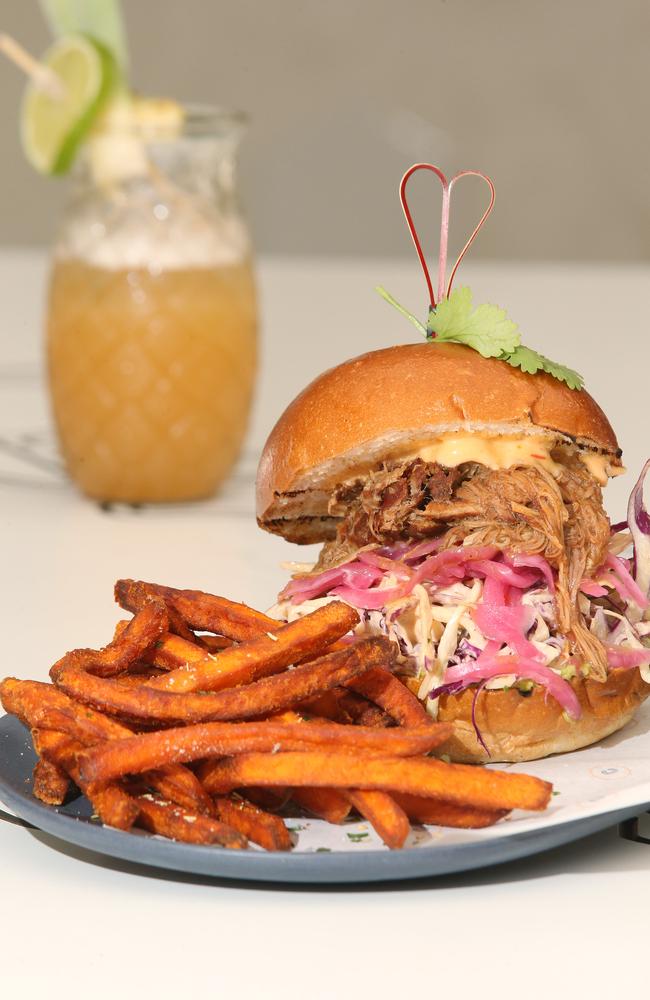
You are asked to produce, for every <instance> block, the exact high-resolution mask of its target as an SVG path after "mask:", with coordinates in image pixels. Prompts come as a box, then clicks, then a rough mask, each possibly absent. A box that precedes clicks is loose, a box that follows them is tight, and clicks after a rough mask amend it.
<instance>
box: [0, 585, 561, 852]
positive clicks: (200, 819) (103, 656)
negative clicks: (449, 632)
mask: <svg viewBox="0 0 650 1000" xmlns="http://www.w3.org/2000/svg"><path fill="white" fill-rule="evenodd" d="M115 596H116V600H117V602H118V603H119V604H120V605H121V606H122V607H124V608H126V609H127V610H130V611H132V612H133V613H134V617H133V618H132V619H131V620H130V621H129V622H120V623H119V624H118V626H117V627H116V629H115V633H114V636H113V639H112V641H111V642H110V643H109V644H108V645H107V646H105V647H104V648H102V649H99V650H92V649H76V650H73V651H72V652H70V653H67V654H66V655H65V656H63V657H61V659H59V660H58V661H57V662H56V663H55V664H54V666H53V667H52V669H51V671H50V676H51V678H52V681H53V683H52V684H43V683H40V682H37V681H24V680H18V679H16V678H12V677H8V678H6V679H5V680H4V681H2V682H1V683H0V701H1V702H2V704H3V706H4V708H5V709H6V711H7V712H10V713H12V714H14V715H16V716H17V717H18V718H19V719H20V721H21V722H22V723H23V724H24V725H25V726H27V727H28V728H29V729H30V730H31V731H32V736H33V743H34V747H35V750H36V752H37V753H38V755H39V760H38V762H37V764H36V766H35V769H34V784H33V788H34V794H35V795H36V796H37V797H38V798H40V800H41V801H43V802H45V803H47V804H51V805H60V804H61V803H62V802H63V801H64V799H65V798H66V795H67V793H68V791H69V787H70V782H71V781H72V782H74V784H76V785H77V786H78V787H79V789H80V790H81V791H82V792H83V794H84V795H86V797H87V798H88V799H89V800H90V802H91V804H92V806H93V809H94V811H95V813H96V814H97V816H98V817H99V819H100V820H101V821H102V822H103V823H105V824H107V825H110V826H113V827H116V828H117V829H120V830H125V831H127V830H130V829H131V827H133V826H134V825H135V826H140V827H143V828H144V829H146V830H148V831H150V832H152V833H154V834H157V835H159V836H163V837H168V838H171V839H174V840H180V841H184V842H187V843H191V844H195V845H201V846H205V847H214V846H215V845H216V846H220V847H223V848H233V849H243V848H246V847H247V846H248V845H249V844H255V845H257V846H258V847H260V848H263V849H264V850H268V851H288V850H290V849H291V847H292V842H291V836H290V832H289V829H288V828H287V826H286V824H285V822H284V819H283V818H282V815H278V814H277V813H278V811H281V812H282V814H283V815H304V812H307V813H311V814H312V815H314V816H316V817H318V818H320V819H322V820H325V821H327V822H330V823H333V824H341V823H344V822H345V821H346V819H347V818H348V817H349V816H351V815H352V814H356V815H357V816H361V817H363V818H364V819H365V820H367V822H368V823H370V824H371V825H372V827H373V828H374V829H375V831H376V832H377V834H378V835H379V837H381V839H382V840H383V841H384V843H385V844H386V845H387V846H388V847H389V848H391V849H399V848H401V847H403V846H404V845H405V844H406V843H407V839H408V835H409V831H410V822H411V821H413V822H417V823H424V824H433V825H444V826H450V827H460V828H466V829H470V828H479V827H485V826H489V825H491V824H492V823H496V822H498V821H499V820H500V819H502V818H503V817H504V816H506V815H507V814H508V812H509V811H510V810H512V809H531V810H539V809H544V808H545V807H546V805H547V803H548V801H549V797H550V794H551V786H550V785H548V784H547V783H546V782H544V781H540V780H539V779H537V778H533V777H530V776H528V775H523V774H515V773H512V772H501V771H493V770H485V769H484V768H480V767H467V766H463V765H451V764H446V763H444V762H443V761H441V760H436V759H433V758H432V757H430V756H428V755H430V754H431V753H432V751H434V750H435V749H436V748H437V747H439V746H441V744H442V743H444V741H445V740H446V739H447V738H448V736H449V731H450V727H449V725H447V724H442V723H437V722H434V721H433V720H432V719H431V718H430V717H429V715H428V714H427V713H426V711H425V710H424V708H423V706H422V705H421V703H420V702H419V701H418V700H417V698H415V696H414V695H413V694H412V693H411V692H410V691H409V689H408V688H407V687H406V685H405V684H404V683H403V682H402V681H401V680H400V679H399V677H397V676H396V675H395V674H394V673H393V671H394V669H395V667H396V662H395V646H394V645H393V644H392V643H391V642H390V641H389V640H388V639H385V638H377V637H375V638H357V637H355V636H354V634H353V633H354V629H355V626H356V625H357V624H358V622H359V618H358V615H357V613H356V611H354V609H352V608H350V607H349V606H348V605H346V604H344V603H342V602H340V601H333V602H330V603H328V604H326V605H324V606H322V607H320V608H319V609H318V610H316V611H314V612H312V613H311V614H308V615H305V616H304V617H302V618H299V619H297V620H296V621H294V622H291V623H290V624H285V623H282V622H278V621H275V620H274V619H271V618H268V617H267V616H266V615H264V614H262V613H261V612H259V611H255V610H253V609H252V608H249V607H247V606H246V605H244V604H237V603H234V602H232V601H228V600H226V599H225V598H222V597H216V596H214V595H211V594H206V593H203V592H202V591H194V590H176V589H174V588H172V587H163V586H160V585H158V584H151V583H143V582H139V581H133V580H120V581H118V583H117V585H116V588H115ZM197 631H198V632H199V633H201V632H203V633H207V634H204V635H201V634H197ZM296 810H298V812H296ZM301 810H303V812H300V811H301Z"/></svg>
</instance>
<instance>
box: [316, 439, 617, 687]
mask: <svg viewBox="0 0 650 1000" xmlns="http://www.w3.org/2000/svg"><path fill="white" fill-rule="evenodd" d="M557 458H558V464H559V465H560V468H561V471H560V473H559V475H556V476H554V475H552V474H551V473H550V472H548V471H547V470H546V469H545V468H543V467H542V466H534V467H533V466H515V467H513V468H510V469H502V470H496V471H494V470H491V469H488V468H486V467H485V466H481V465H474V464H469V463H468V464H466V465H462V466H459V467H457V468H453V469H448V468H444V467H443V466H441V465H438V464H437V463H427V462H423V461H422V460H421V459H416V460H415V461H412V462H409V463H403V464H399V465H393V466H390V467H385V468H383V469H381V470H379V471H375V472H371V473H370V474H369V475H368V476H367V478H365V479H363V480H362V479H359V480H356V481H355V482H353V483H347V484H344V485H343V486H341V487H339V488H338V489H337V490H336V491H335V492H334V494H333V496H332V498H331V500H330V504H329V513H330V515H333V516H335V517H339V518H341V520H340V522H339V525H338V529H337V536H336V539H335V540H333V541H332V542H328V543H327V544H326V545H325V546H324V548H323V551H322V553H321V558H320V560H319V563H318V567H317V568H318V569H319V570H320V569H326V568H328V567H329V566H334V565H337V564H338V563H340V562H342V561H344V560H346V559H348V558H350V556H352V555H353V554H354V552H355V551H356V550H357V549H359V548H361V547H362V546H364V545H369V544H373V543H374V544H376V543H378V542H380V543H381V542H390V541H394V540H396V539H399V538H414V537H415V538H419V537H426V536H430V535H443V536H444V537H443V540H442V546H443V548H448V547H450V546H453V545H460V544H462V543H469V544H473V545H481V544H492V545H497V546H499V547H500V548H504V549H510V550H511V551H515V552H526V553H534V554H539V555H542V556H544V558H546V559H547V560H548V562H549V563H550V564H551V566H553V567H554V568H555V569H556V570H557V593H556V610H557V620H558V628H559V631H560V632H561V633H562V634H563V635H566V636H567V637H568V638H569V640H570V641H571V643H572V645H573V647H574V649H575V651H576V652H577V653H579V654H580V655H581V657H582V658H583V659H584V660H585V661H586V662H587V663H589V665H590V676H591V677H592V678H594V679H598V680H604V679H605V677H606V675H607V661H606V654H605V649H604V647H603V644H602V643H601V642H600V640H599V639H598V638H596V636H594V635H593V633H591V632H590V631H589V629H588V628H587V626H586V624H585V621H584V618H583V615H582V613H581V611H580V607H579V601H578V592H579V587H580V583H581V581H582V579H583V578H584V577H585V576H590V575H591V574H592V573H593V572H594V570H595V569H596V568H597V567H598V566H600V565H601V564H602V563H603V561H604V559H605V556H606V554H607V543H608V541H609V536H610V525H609V520H608V518H607V515H606V513H605V511H604V509H603V504H602V494H601V490H600V487H599V485H598V483H597V482H596V480H595V479H594V478H593V476H591V474H590V473H589V471H588V470H587V468H586V467H585V466H584V464H583V463H582V462H581V461H580V459H579V458H578V456H577V455H574V454H572V453H571V452H570V451H569V450H568V449H562V452H561V453H559V454H558V456H557Z"/></svg>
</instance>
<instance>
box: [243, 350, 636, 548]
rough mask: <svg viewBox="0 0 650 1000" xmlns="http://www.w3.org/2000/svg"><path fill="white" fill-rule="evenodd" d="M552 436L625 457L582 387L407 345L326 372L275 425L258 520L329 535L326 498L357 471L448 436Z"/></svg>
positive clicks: (309, 536)
mask: <svg viewBox="0 0 650 1000" xmlns="http://www.w3.org/2000/svg"><path fill="white" fill-rule="evenodd" d="M458 432H464V433H468V432H469V433H477V434H487V435H495V436H500V435H518V436H521V435H523V434H535V435H539V434H547V435H550V436H551V437H553V436H555V437H557V438H560V439H562V438H564V439H570V440H571V441H572V442H574V443H575V444H576V446H577V447H578V448H580V449H585V450H589V451H598V452H601V453H604V454H605V455H607V456H609V457H610V458H611V462H612V464H613V465H618V464H620V462H619V459H620V452H619V448H618V443H617V440H616V436H615V434H614V431H613V430H612V428H611V426H610V424H609V421H608V420H607V417H606V416H605V414H604V413H603V411H602V410H601V409H600V407H599V406H598V404H597V403H596V402H595V401H594V400H593V399H592V398H591V396H590V395H589V394H588V393H587V392H585V391H584V390H581V391H577V390H574V389H569V387H568V386H566V385H565V384H564V383H563V382H560V381H558V380H557V379H555V378H552V377H551V376H550V375H546V374H543V373H539V374H537V375H528V374H525V373H524V372H522V371H521V370H520V369H519V368H513V367H512V366H511V365H509V364H507V363H506V362H504V361H498V360H496V359H494V358H484V357H482V356H481V355H480V354H478V353H477V352H476V351H474V350H471V349H470V348H467V347H462V346H461V345H458V344H435V343H422V344H405V345H401V346H399V347H389V348H387V349H386V350H381V351H372V352H371V353H369V354H363V355H361V356H360V357H358V358H353V359H352V360H351V361H346V362H345V363H344V364H342V365H339V366H338V367H336V368H332V369H330V370H329V371H327V372H324V373H323V374H322V375H320V376H319V377H318V378H317V379H315V380H314V381H313V382H312V383H311V385H309V386H307V388H306V389H304V390H303V392H301V393H300V395H299V396H298V397H297V398H296V399H294V401H293V402H292V403H291V404H290V405H289V406H288V407H287V409H286V410H285V412H284V413H283V414H282V416H281V417H280V419H279V420H278V422H277V424H276V425H275V427H274V428H273V430H272V431H271V434H270V436H269V439H268V441H267V442H266V445H265V448H264V451H263V453H262V458H261V460H260V465H259V470H258V476H257V517H258V523H259V524H260V526H261V527H263V528H267V529H270V530H273V531H276V532H278V533H279V534H283V535H284V536H285V537H286V538H289V539H291V540H293V541H308V542H314V541H323V540H325V539H326V538H327V537H331V523H329V522H328V519H327V517H322V516H320V515H321V514H322V513H323V500H324V498H325V497H326V496H327V495H328V494H329V492H330V491H331V489H332V487H333V486H334V485H336V484H337V483H339V482H342V481H344V480H346V479H349V478H352V477H353V476H354V475H355V472H357V471H359V470H361V469H368V468H371V467H373V466H377V465H379V464H381V462H382V461H386V460H388V459H397V460H399V456H400V455H408V454H409V453H412V452H413V450H414V449H416V448H417V447H418V446H422V445H424V444H426V443H427V441H431V440H434V439H440V437H441V436H444V435H447V434H453V433H458Z"/></svg>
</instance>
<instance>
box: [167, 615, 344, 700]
mask: <svg viewBox="0 0 650 1000" xmlns="http://www.w3.org/2000/svg"><path fill="white" fill-rule="evenodd" d="M358 621H359V616H358V614H357V613H356V611H353V610H352V608H349V607H348V606H347V604H342V603H341V602H339V601H335V602H334V603H333V604H328V605H326V606H325V607H324V608H319V609H318V611H315V612H314V613H313V614H312V615H307V616H306V617H305V618H299V619H298V620H297V621H295V622H291V624H290V625H282V626H279V625H278V623H277V622H276V623H275V625H274V627H273V630H269V631H267V632H265V633H264V635H263V636H261V637H260V638H258V639H255V640H253V641H251V642H248V643H246V645H245V646H235V647H233V648H232V649H226V650H224V651H223V652H222V653H220V654H219V655H218V656H214V655H212V654H210V655H208V656H206V657H204V658H203V659H201V660H198V661H195V662H194V663H191V664H190V663H186V664H185V666H183V667H179V668H178V669H176V670H172V671H171V673H168V674H165V675H164V676H163V677H159V678H158V679H157V680H155V681H151V682H150V683H149V685H148V686H149V687H151V688H154V689H155V690H157V691H174V692H177V693H178V692H185V691H199V690H200V691H222V690H223V688H226V687H233V686H234V685H236V684H249V683H250V682H251V681H255V680H258V679H259V678H261V677H268V676H269V674H275V673H279V671H281V670H284V669H285V668H286V667H288V666H289V665H290V664H295V663H300V662H302V661H303V660H306V659H313V658H314V657H316V656H318V655H319V654H320V653H322V652H323V651H324V650H325V649H327V647H328V646H329V645H330V644H331V643H332V642H334V641H335V640H336V639H339V638H340V637H341V636H342V635H345V634H346V632H349V631H350V629H351V628H354V626H355V625H356V624H357V623H358ZM341 652H345V650H342V651H341Z"/></svg>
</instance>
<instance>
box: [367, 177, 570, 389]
mask: <svg viewBox="0 0 650 1000" xmlns="http://www.w3.org/2000/svg"><path fill="white" fill-rule="evenodd" d="M418 170H429V171H430V172H431V173H433V174H435V175H436V177H437V178H438V180H439V181H440V183H441V185H442V210H441V215H440V243H439V248H438V290H437V297H436V294H434V291H433V283H432V281H431V275H430V273H429V268H428V265H427V261H426V257H425V255H424V251H423V249H422V243H421V241H420V237H419V236H418V232H417V229H416V228H415V223H414V221H413V215H412V213H411V210H410V208H409V204H408V200H407V197H406V187H407V185H408V182H409V180H410V179H411V177H412V176H413V174H414V173H416V171H418ZM462 177H480V178H481V180H482V181H485V183H486V184H487V186H488V188H489V189H490V200H489V203H488V206H487V208H486V209H485V211H484V212H483V215H482V216H481V218H480V219H479V220H478V222H477V224H476V225H475V226H474V229H473V230H472V232H471V233H470V236H469V239H468V240H467V241H466V243H465V245H464V246H463V248H462V250H461V251H460V253H459V254H458V257H457V258H456V261H455V263H454V266H453V267H452V269H451V274H450V275H449V280H447V256H448V249H449V211H450V208H451V192H452V190H453V187H454V185H455V184H457V183H458V181H459V180H460V179H461V178H462ZM399 197H400V202H401V204H402V209H403V211H404V217H405V219H406V224H407V226H408V227H409V232H410V234H411V238H412V240H413V244H414V246H415V250H416V253H417V255H418V259H419V261H420V266H421V267H422V272H423V274H424V280H425V281H426V283H427V291H428V293H429V318H428V321H427V323H426V325H425V324H424V323H422V322H420V320H419V319H418V318H417V316H414V315H413V313H411V312H409V310H408V309H405V308H404V306H402V305H400V303H399V302H397V301H396V300H395V299H394V298H393V296H392V295H390V293H389V292H387V291H386V289H385V288H382V287H381V286H378V287H377V291H378V292H379V294H380V295H381V296H382V297H383V298H385V299H386V301H387V302H389V303H390V304H391V305H392V306H394V307H395V308H396V309H397V310H398V311H399V312H401V313H402V315H403V316H406V318H407V319H408V320H410V322H411V323H413V324H414V325H415V326H416V327H417V328H418V330H420V332H421V333H423V334H424V336H425V337H426V339H427V340H428V341H430V342H432V343H433V342H435V343H441V342H445V343H453V344H463V345H464V346H465V347H470V348H472V350H474V351H478V353H479V354H481V355H482V356H483V357H484V358H496V359H498V360H499V361H505V362H506V363H507V364H509V365H511V366H512V367H513V368H520V369H521V370H522V371H524V372H526V373H527V374H529V375H534V374H536V373H537V372H546V374H548V375H552V376H553V378H556V379H559V380H560V381H561V382H564V383H565V384H566V385H568V386H569V388H570V389H581V388H582V386H583V379H582V376H581V375H579V374H578V373H577V372H575V371H573V370H572V369H571V368H566V367H565V366H564V365H559V364H557V363H556V362H555V361H550V360H549V359H548V358H545V357H544V355H543V354H538V353H537V351H533V350H531V349H530V348H528V347H524V345H523V344H522V343H521V335H520V333H519V329H518V327H517V324H516V323H513V321H512V320H511V319H509V318H508V316H507V314H506V312H505V310H504V309H500V308H499V306H495V305H491V304H489V303H487V302H485V303H482V304H481V305H478V306H476V307H474V305H473V303H472V293H471V291H470V289H469V288H458V289H456V291H454V292H452V290H451V286H452V284H453V281H454V278H455V277H456V272H457V271H458V268H459V266H460V264H461V261H462V260H463V258H464V257H465V254H466V253H467V251H468V250H469V248H470V247H471V245H472V243H473V242H474V240H475V239H476V237H477V235H478V233H479V231H480V229H481V227H482V225H483V223H484V222H485V220H486V219H487V217H488V215H489V214H490V212H491V211H492V208H493V207H494V198H495V192H494V184H493V183H492V181H491V180H490V178H489V177H488V176H487V175H486V174H482V173H481V172H480V171H479V170H461V171H459V173H457V174H454V176H453V177H452V178H451V180H448V179H447V178H446V177H445V175H444V173H443V172H442V170H441V169H440V167H436V166H434V164H433V163H415V164H413V166H412V167H409V169H408V170H407V171H406V173H405V174H404V176H403V177H402V180H401V182H400V186H399Z"/></svg>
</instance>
